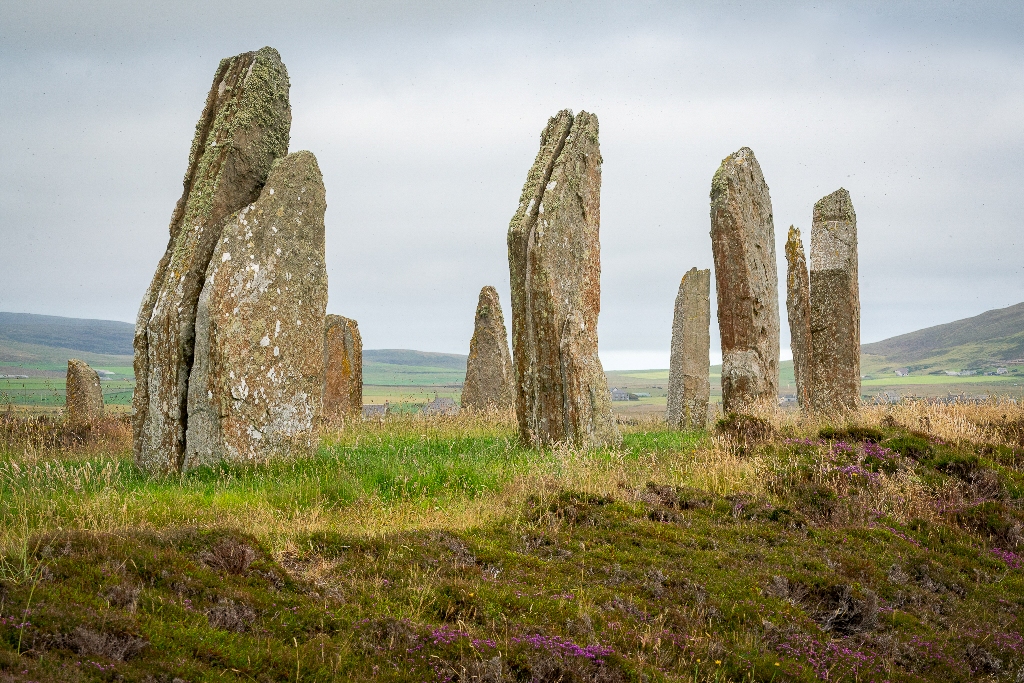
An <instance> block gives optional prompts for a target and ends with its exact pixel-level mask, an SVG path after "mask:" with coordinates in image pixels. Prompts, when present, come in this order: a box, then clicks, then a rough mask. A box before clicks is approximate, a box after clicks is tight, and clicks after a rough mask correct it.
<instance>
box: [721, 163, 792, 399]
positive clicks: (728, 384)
mask: <svg viewBox="0 0 1024 683" xmlns="http://www.w3.org/2000/svg"><path fill="white" fill-rule="evenodd" d="M711 247H712V250H713V252H714V256H715V282H716V285H717V287H716V288H717V290H718V327H719V330H720V332H721V335H722V407H723V408H724V410H725V412H727V413H729V412H739V411H742V410H743V409H744V407H745V406H747V405H749V404H751V403H753V402H757V401H771V402H775V401H777V400H778V393H779V281H778V274H777V272H776V269H775V225H774V223H773V220H772V200H771V197H770V196H769V194H768V185H767V184H766V183H765V182H764V175H762V173H761V167H760V165H758V163H757V159H756V158H754V152H753V151H752V150H751V149H750V148H748V147H744V148H742V149H740V150H739V151H738V152H736V153H734V154H732V155H730V156H728V157H726V158H725V159H724V160H723V161H722V165H721V166H720V167H719V168H718V171H717V172H716V173H715V176H714V178H713V179H712V181H711Z"/></svg>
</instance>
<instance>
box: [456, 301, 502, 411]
mask: <svg viewBox="0 0 1024 683" xmlns="http://www.w3.org/2000/svg"><path fill="white" fill-rule="evenodd" d="M512 392H513V380H512V355H511V354H510V353H509V350H508V332H507V331H506V330H505V317H504V316H503V315H502V314H501V300H500V299H498V291H497V290H496V289H494V287H490V286H488V287H484V288H483V289H481V290H480V299H479V301H478V302H477V305H476V319H475V320H474V323H473V339H472V340H470V342H469V358H467V359H466V381H465V383H464V384H463V385H462V407H463V408H475V409H477V410H485V409H487V408H508V407H510V406H511V405H512Z"/></svg>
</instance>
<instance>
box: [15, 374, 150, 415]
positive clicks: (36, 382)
mask: <svg viewBox="0 0 1024 683" xmlns="http://www.w3.org/2000/svg"><path fill="white" fill-rule="evenodd" d="M103 369H106V368H103ZM134 386H135V382H134V381H132V380H128V379H120V380H103V381H101V383H100V387H101V390H102V391H103V403H104V404H106V405H120V406H127V405H131V402H132V390H133V387H134ZM65 390H66V387H65V380H63V379H52V378H48V377H29V378H27V379H0V406H5V405H8V404H13V405H20V406H33V407H48V408H52V407H60V406H63V405H64V398H65Z"/></svg>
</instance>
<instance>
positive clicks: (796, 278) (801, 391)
mask: <svg viewBox="0 0 1024 683" xmlns="http://www.w3.org/2000/svg"><path fill="white" fill-rule="evenodd" d="M786 263H787V266H788V267H787V272H786V311H787V313H788V314H789V338H790V342H789V346H790V348H791V349H792V350H793V374H794V375H795V376H796V400H797V403H798V404H799V406H800V407H801V408H805V409H806V408H809V407H810V401H809V398H808V397H809V392H810V387H811V285H810V281H809V280H808V275H807V259H805V258H804V245H803V242H802V241H801V240H800V230H799V228H795V227H793V226H792V225H791V226H789V237H788V238H787V239H786Z"/></svg>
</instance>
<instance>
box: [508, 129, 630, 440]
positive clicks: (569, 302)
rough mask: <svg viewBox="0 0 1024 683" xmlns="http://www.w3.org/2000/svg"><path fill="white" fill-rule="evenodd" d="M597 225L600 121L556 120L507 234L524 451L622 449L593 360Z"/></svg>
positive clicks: (604, 382) (598, 267)
mask: <svg viewBox="0 0 1024 683" xmlns="http://www.w3.org/2000/svg"><path fill="white" fill-rule="evenodd" d="M600 225H601V152H600V147H599V143H598V124H597V117H596V116H594V115H593V114H588V113H587V112H580V113H579V114H577V115H576V116H573V114H572V112H570V111H568V110H563V111H560V112H559V113H558V114H556V115H555V116H553V117H552V118H551V119H550V120H549V121H548V125H547V126H546V127H545V128H544V132H543V133H541V145H540V151H539V152H538V154H537V158H536V160H535V161H534V163H533V167H532V168H531V169H530V172H529V174H528V175H527V178H526V184H525V185H524V186H523V192H522V195H521V196H520V200H519V209H518V210H517V211H516V214H515V216H514V217H513V218H512V222H511V224H510V225H509V230H508V261H509V271H510V279H511V284H512V348H513V368H514V377H515V404H516V416H517V418H518V420H519V432H520V436H521V438H522V439H523V441H524V442H526V443H530V444H533V445H538V446H539V445H547V444H551V443H556V442H563V441H565V442H570V443H575V444H577V445H581V446H598V445H601V444H606V443H618V442H619V441H620V440H621V436H620V434H619V430H618V428H617V427H616V425H615V419H614V417H613V415H612V411H611V395H610V394H609V392H608V381H607V379H606V378H605V374H604V370H603V369H602V367H601V361H600V359H599V358H598V356H597V317H598V314H599V313H600V310H601V244H600V239H599V232H600Z"/></svg>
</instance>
